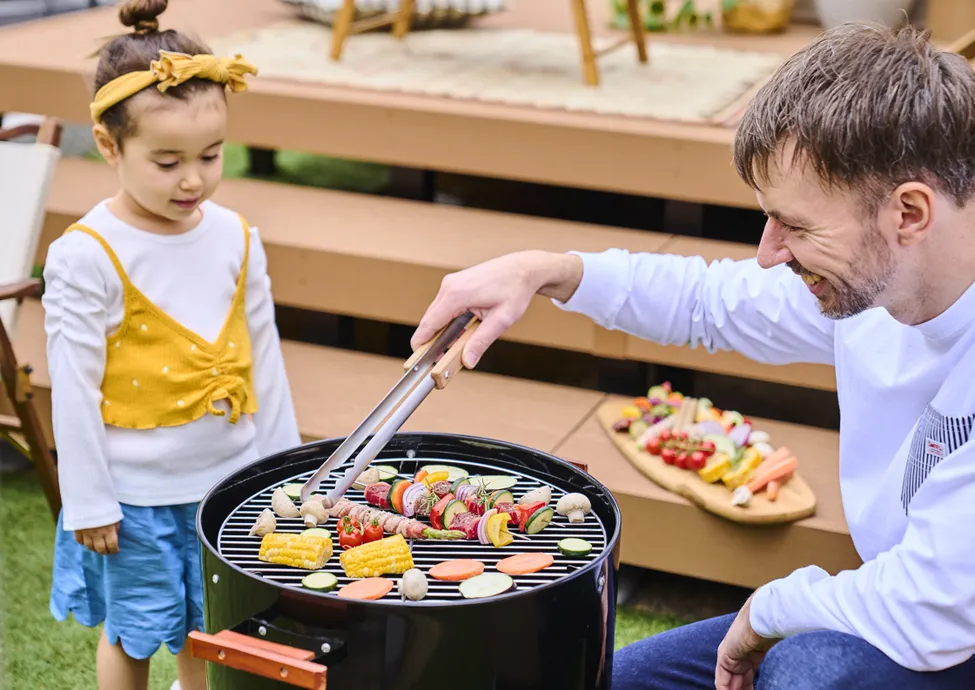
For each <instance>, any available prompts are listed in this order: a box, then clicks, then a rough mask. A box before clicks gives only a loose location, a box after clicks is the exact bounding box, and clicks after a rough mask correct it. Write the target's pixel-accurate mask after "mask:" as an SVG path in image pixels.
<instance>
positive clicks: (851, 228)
mask: <svg viewBox="0 0 975 690" xmlns="http://www.w3.org/2000/svg"><path fill="white" fill-rule="evenodd" d="M734 162H735V165H736V168H737V170H738V172H739V174H740V175H741V177H742V178H743V179H744V180H745V181H746V182H747V183H748V184H749V185H751V186H752V187H753V188H754V189H755V190H756V194H757V198H758V202H759V203H760V204H761V206H762V208H763V209H764V210H765V213H766V215H767V217H768V221H767V223H766V225H765V230H764V233H763V235H762V239H761V242H760V244H759V248H758V253H757V257H756V259H755V260H748V261H741V262H733V261H730V260H728V261H721V262H715V263H713V264H711V265H706V264H705V262H704V260H703V259H701V258H700V257H676V256H662V255H649V254H629V253H627V252H625V251H623V250H620V249H613V250H609V251H606V252H603V253H590V254H577V253H567V254H553V253H546V252H540V251H526V252H519V253H516V254H512V255H508V256H503V257H500V258H496V259H493V260H491V261H488V262H486V263H484V264H480V265H478V266H474V267H472V268H468V269H466V270H464V271H461V272H459V273H456V274H452V275H449V276H447V277H446V278H445V280H444V281H443V285H442V287H441V290H440V292H439V294H438V295H437V296H436V299H435V300H434V302H433V303H432V304H431V305H430V307H429V309H428V311H427V313H426V314H425V315H424V317H423V319H422V321H421V323H420V325H419V327H418V329H417V331H416V333H415V334H414V339H413V342H414V345H416V344H418V343H421V342H425V341H426V340H428V339H429V338H430V337H431V336H432V335H433V334H434V332H435V331H436V330H438V329H439V328H441V327H442V326H444V325H445V324H446V323H447V322H448V321H449V320H450V319H451V318H452V317H454V316H455V315H457V314H459V313H461V312H463V311H464V310H465V309H468V308H470V309H472V310H473V311H474V312H475V313H476V314H477V315H478V316H479V317H480V318H481V319H482V322H483V323H482V325H481V326H480V327H479V328H478V330H477V332H476V333H475V335H474V336H473V337H472V339H471V340H470V342H469V344H468V346H467V347H466V349H465V353H464V363H465V365H466V366H468V367H473V366H474V365H475V364H476V363H477V359H478V357H479V356H480V355H481V354H483V352H484V350H485V349H486V348H487V347H488V346H489V345H490V344H491V343H492V342H493V341H494V340H495V339H496V338H497V337H498V336H500V335H501V334H502V333H503V332H504V330H505V329H506V328H508V327H509V326H511V325H512V324H513V323H514V322H515V321H516V320H517V319H519V318H520V317H521V315H522V314H523V313H524V311H525V309H526V307H527V305H528V303H529V301H530V300H531V299H532V296H533V295H535V294H536V293H537V294H541V295H543V296H546V297H549V298H551V299H552V300H553V301H554V302H555V303H556V304H558V305H559V306H561V308H563V309H566V310H569V311H573V312H579V313H583V314H586V315H588V316H589V317H591V318H592V319H593V320H594V321H596V322H597V323H599V324H601V325H602V326H604V327H607V328H614V329H621V330H623V331H627V332H629V333H631V334H634V335H637V336H639V337H643V338H647V339H650V340H654V341H656V342H659V343H666V344H674V345H688V346H691V347H696V346H704V347H706V348H708V349H709V350H716V349H724V350H737V351H738V352H741V353H742V354H744V355H746V356H748V357H751V358H753V359H756V360H758V361H761V362H766V363H771V364H785V363H788V362H818V363H823V364H832V365H834V366H835V368H836V375H837V388H838V396H839V402H840V406H841V412H842V414H841V426H840V454H841V457H840V482H841V488H842V494H843V505H844V509H845V513H846V519H847V522H848V524H849V527H850V533H851V535H852V538H853V541H854V543H855V545H856V548H857V550H858V551H859V553H860V555H861V557H862V558H863V560H864V564H863V565H862V566H861V567H860V568H858V569H856V570H853V571H847V572H843V573H840V574H838V575H836V576H830V575H829V574H828V573H826V572H825V571H823V570H822V569H821V568H818V567H812V566H811V567H806V568H801V569H799V570H797V571H796V572H794V573H792V574H791V575H789V576H788V577H785V578H783V579H780V580H776V581H773V582H771V583H768V584H766V585H765V586H763V587H761V588H759V589H758V590H757V591H756V592H755V593H754V594H753V595H752V597H750V599H749V600H748V602H747V603H746V604H745V606H744V607H743V608H742V610H741V611H739V612H738V614H737V615H731V616H727V617H722V618H717V619H713V620H708V621H703V622H699V623H695V624H693V625H690V626H688V627H686V628H680V629H677V630H674V631H670V632H667V633H664V634H661V635H657V636H654V637H651V638H649V639H647V640H643V641H641V642H638V643H636V644H634V645H631V646H629V647H628V648H626V649H624V650H621V651H620V652H619V654H618V655H617V660H616V663H615V665H614V686H613V687H614V688H626V689H629V688H651V687H652V688H706V687H715V685H716V686H717V687H718V688H719V689H721V690H737V689H738V688H751V687H753V684H754V687H757V688H759V689H760V690H771V689H779V688H788V689H789V690H803V689H804V688H844V689H845V688H945V689H949V690H950V689H952V688H963V687H964V688H975V660H973V659H972V655H973V652H975V537H973V532H975V438H973V435H972V424H973V420H975V287H973V283H975V201H973V192H975V74H973V71H972V68H971V67H970V66H969V65H968V64H967V63H966V62H965V60H964V59H962V58H961V57H959V56H957V55H953V54H946V53H943V52H940V51H938V50H937V49H935V48H934V47H933V46H932V45H930V44H929V43H928V42H927V40H926V37H925V36H923V35H921V34H919V33H918V32H917V31H915V30H913V29H910V28H908V29H904V30H902V31H899V32H892V31H889V30H886V29H882V28H875V27H868V26H861V25H847V26H843V27H840V28H838V29H835V30H831V31H829V32H826V33H824V34H823V35H822V36H821V37H820V38H819V39H818V40H817V41H815V42H814V43H813V44H811V45H809V46H808V47H807V48H806V49H804V50H802V51H801V52H800V53H798V54H797V55H795V56H794V57H792V58H791V59H790V60H789V61H788V62H787V63H786V64H785V65H784V66H783V67H782V68H781V69H780V71H779V72H778V73H777V74H776V75H775V76H774V78H773V79H772V80H771V81H770V82H769V84H768V85H767V86H765V87H764V88H763V89H762V90H761V92H760V93H758V94H757V95H756V96H755V98H754V100H753V102H752V103H751V105H750V107H749V109H748V112H747V114H746V115H745V116H744V119H743V121H742V123H741V125H740V126H739V128H738V132H737V135H736V139H735V145H734ZM807 461H815V459H814V458H813V459H807ZM742 558H761V554H747V555H746V554H742Z"/></svg>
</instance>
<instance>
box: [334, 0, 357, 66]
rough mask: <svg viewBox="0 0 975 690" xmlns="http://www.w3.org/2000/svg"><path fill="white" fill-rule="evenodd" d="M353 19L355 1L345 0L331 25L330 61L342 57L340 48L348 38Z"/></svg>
mask: <svg viewBox="0 0 975 690" xmlns="http://www.w3.org/2000/svg"><path fill="white" fill-rule="evenodd" d="M353 19H355V0H345V2H343V3H342V7H341V8H339V11H338V12H336V14H335V21H334V22H333V23H332V59H333V60H338V59H339V58H341V57H342V46H343V44H344V43H345V39H346V38H348V36H349V31H350V30H351V28H352V20H353Z"/></svg>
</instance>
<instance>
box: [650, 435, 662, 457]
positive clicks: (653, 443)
mask: <svg viewBox="0 0 975 690" xmlns="http://www.w3.org/2000/svg"><path fill="white" fill-rule="evenodd" d="M647 452H648V453H650V455H660V441H658V440H657V439H651V440H650V441H647Z"/></svg>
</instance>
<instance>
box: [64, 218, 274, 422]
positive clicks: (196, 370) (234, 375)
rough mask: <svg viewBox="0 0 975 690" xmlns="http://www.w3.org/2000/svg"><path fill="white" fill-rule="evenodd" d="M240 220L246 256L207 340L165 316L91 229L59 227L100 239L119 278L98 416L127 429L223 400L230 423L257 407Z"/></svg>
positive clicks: (197, 412)
mask: <svg viewBox="0 0 975 690" xmlns="http://www.w3.org/2000/svg"><path fill="white" fill-rule="evenodd" d="M241 223H242V224H243V226H244V262H243V265H242V266H241V269H240V275H239V277H238V279H237V288H236V290H235V292H234V298H233V301H232V303H231V307H230V313H229V314H228V315H227V320H226V322H225V323H224V325H223V328H222V330H221V331H220V334H219V336H218V337H217V341H216V342H214V343H210V342H207V341H206V340H204V339H203V338H202V337H200V336H199V335H198V334H196V333H194V332H192V331H190V330H189V329H188V328H186V327H185V326H183V325H182V324H180V323H179V322H177V321H176V320H175V319H173V318H171V317H170V316H169V315H168V314H166V313H165V312H164V311H163V310H162V309H160V308H159V307H157V306H156V305H155V304H154V303H153V302H152V301H151V300H150V299H149V298H148V297H146V296H145V295H144V294H143V293H142V292H141V291H139V289H138V288H136V287H135V286H134V285H133V284H132V282H131V281H130V280H129V277H128V275H126V272H125V269H123V268H122V263H121V261H119V259H118V256H117V255H116V254H115V252H114V251H112V248H111V247H110V246H109V245H108V243H107V242H106V241H105V240H104V239H103V238H102V237H101V236H100V235H99V234H98V233H97V232H95V231H94V230H92V229H91V228H89V227H86V226H83V225H80V224H77V223H76V224H74V225H72V226H71V227H69V228H68V229H67V230H66V231H65V233H68V232H72V231H77V232H84V233H86V234H88V235H90V236H91V237H93V238H94V239H95V240H97V241H98V243H99V244H101V245H102V247H103V248H104V250H105V252H106V253H107V254H108V257H109V259H111V261H112V264H113V265H114V266H115V270H116V271H118V275H119V279H120V280H121V281H122V295H123V315H122V323H121V324H120V325H119V328H118V330H117V331H116V332H115V333H114V334H112V335H110V336H108V342H107V349H106V361H105V375H104V377H103V381H102V386H101V391H102V407H101V412H102V420H103V421H104V422H105V424H109V425H112V426H117V427H124V428H128V429H152V428H155V427H172V426H179V425H182V424H186V423H188V422H191V421H193V420H196V419H199V418H200V417H202V416H203V415H205V414H207V413H208V412H209V413H210V414H213V415H217V416H224V415H226V411H225V409H222V407H218V406H215V404H214V403H216V402H218V401H221V400H226V401H227V402H228V403H229V405H230V408H231V411H230V415H229V417H228V421H229V422H230V423H231V424H236V423H237V421H238V420H239V419H240V415H241V414H253V413H254V412H256V411H257V398H256V396H255V394H254V381H253V361H252V354H251V341H250V333H249V331H248V329H247V312H246V309H245V300H244V297H245V286H246V284H247V261H248V256H249V253H250V232H249V231H248V226H247V223H246V222H245V221H244V219H243V218H241Z"/></svg>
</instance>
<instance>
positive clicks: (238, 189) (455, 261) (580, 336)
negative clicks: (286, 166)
mask: <svg viewBox="0 0 975 690" xmlns="http://www.w3.org/2000/svg"><path fill="white" fill-rule="evenodd" d="M116 185H117V182H116V179H115V175H114V173H113V171H112V170H111V169H110V168H109V167H108V166H106V165H104V164H102V163H98V162H95V161H89V160H84V159H79V158H64V159H62V160H61V162H60V164H59V166H58V169H57V172H56V175H55V179H54V182H53V185H52V190H51V193H50V198H49V201H48V204H47V211H48V213H47V218H46V221H45V225H44V235H43V237H42V239H41V242H40V249H39V252H38V256H37V261H38V263H43V261H44V256H45V254H46V250H47V246H48V245H49V244H50V242H51V241H53V240H54V239H55V238H56V237H57V236H58V235H60V234H61V233H62V232H63V231H64V228H65V227H67V225H68V224H70V223H72V222H74V221H76V220H77V219H78V218H79V217H80V216H82V215H83V214H84V213H85V212H87V210H88V209H89V208H91V207H92V206H93V205H94V204H96V203H97V202H98V201H100V200H101V199H103V198H106V197H108V196H111V195H112V194H114V192H115V189H116ZM215 201H217V202H218V203H221V204H224V205H226V206H228V207H230V208H233V209H235V210H237V211H239V212H240V213H242V214H243V215H244V216H245V217H246V218H247V220H248V221H249V222H251V223H252V224H254V225H256V226H258V227H259V228H260V230H261V236H262V239H263V241H264V243H265V245H266V247H267V254H268V271H269V272H270V275H271V280H272V282H273V284H274V294H275V299H276V301H277V302H278V303H279V304H282V305H287V306H292V307H300V308H304V309H311V310H316V311H324V312H331V313H336V314H347V315H352V316H359V317H364V318H369V319H376V320H379V321H386V322H391V323H399V324H407V325H414V324H416V323H417V322H418V321H419V319H420V318H421V317H422V315H423V312H424V311H425V310H426V308H427V306H428V305H429V304H430V302H431V301H432V300H433V297H434V296H435V295H436V293H437V290H438V289H439V286H440V281H441V280H442V279H443V277H444V276H445V275H446V274H447V273H450V272H453V271H457V270H460V269H462V268H465V267H467V266H470V265H472V264H475V263H478V262H480V261H484V260H486V259H490V258H492V257H495V256H499V255H501V254H506V253H508V252H514V251H518V250H522V249H529V248H533V249H544V250H549V251H559V252H562V251H567V250H570V249H577V250H581V251H603V250H605V249H609V248H613V247H626V248H627V249H629V250H631V251H636V252H656V251H661V250H662V249H664V248H667V247H669V248H670V249H668V251H672V252H679V251H686V252H688V253H689V254H696V253H701V252H704V253H708V254H715V253H729V252H731V253H734V254H735V255H736V256H739V255H749V254H753V253H754V248H751V247H747V246H746V245H740V244H732V243H713V244H710V243H709V241H707V240H700V239H697V240H693V242H690V243H689V242H684V241H678V239H681V240H683V239H684V238H675V236H673V235H668V234H662V233H657V232H649V231H637V230H622V229H619V228H612V227H606V226H599V225H592V224H586V223H576V222H570V221H564V220H553V219H547V218H536V217H531V216H524V215H517V214H508V213H500V212H496V211H483V210H479V209H467V208H459V207H455V206H446V205H435V204H429V203H423V202H415V201H406V200H400V199H390V198H385V197H377V196H373V195H365V194H355V193H349V192H336V191H331V190H322V189H313V188H308V187H298V186H295V185H287V184H280V183H273V182H263V181H258V180H246V179H232V180H226V181H224V182H223V183H222V184H221V186H220V188H219V190H218V192H217V194H216V196H215ZM504 339H505V340H510V341H514V342H520V343H527V344H531V345H541V346H546V347H554V348H558V349H563V350H573V351H578V352H585V353H590V354H595V355H599V356H603V357H611V358H617V359H622V358H629V359H635V360H639V361H646V362H656V363H660V364H667V365H671V366H678V367H685V368H690V369H697V370H701V371H711V372H716V373H722V374H730V375H734V376H743V377H746V378H754V379H759V380H766V381H775V382H778V383H785V384H791V385H796V386H805V387H810V388H819V389H825V390H835V382H834V381H833V377H832V369H831V368H829V367H813V366H806V365H799V366H767V365H761V364H757V363H754V362H751V361H750V360H747V359H746V358H744V357H742V356H741V355H738V354H736V353H718V354H714V355H711V354H708V353H707V352H704V351H703V350H700V349H691V348H686V347H661V346H655V345H648V344H645V343H642V341H637V340H636V339H634V338H630V337H628V336H627V335H625V334H624V333H621V332H618V331H613V332H611V331H607V330H605V329H603V328H601V327H599V326H596V325H595V324H594V323H593V322H592V321H591V320H589V319H587V318H586V317H584V316H581V315H579V314H570V313H567V312H564V311H562V310H560V309H558V308H556V307H555V306H554V305H552V304H551V302H550V301H549V300H547V299H544V298H541V297H536V298H535V299H534V300H533V302H532V304H531V306H530V307H529V309H528V312H527V313H526V314H525V316H524V317H523V318H522V319H521V320H520V321H519V322H518V323H516V324H515V325H514V326H513V327H512V328H511V329H509V331H508V332H507V333H506V334H505V336H504Z"/></svg>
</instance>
